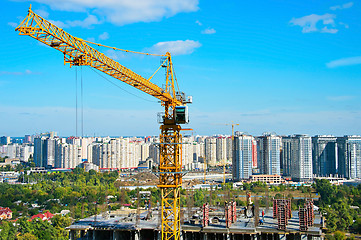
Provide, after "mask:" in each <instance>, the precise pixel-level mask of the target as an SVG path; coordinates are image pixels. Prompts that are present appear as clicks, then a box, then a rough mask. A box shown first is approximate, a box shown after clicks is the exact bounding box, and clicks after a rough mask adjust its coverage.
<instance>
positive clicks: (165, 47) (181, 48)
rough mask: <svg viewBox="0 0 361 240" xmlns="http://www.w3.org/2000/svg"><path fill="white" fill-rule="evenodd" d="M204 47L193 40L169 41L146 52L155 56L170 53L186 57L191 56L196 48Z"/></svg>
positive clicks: (160, 43) (158, 44)
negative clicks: (186, 55)
mask: <svg viewBox="0 0 361 240" xmlns="http://www.w3.org/2000/svg"><path fill="white" fill-rule="evenodd" d="M200 46H202V44H200V42H198V41H193V40H185V41H183V40H178V41H169V42H159V43H157V44H155V45H153V46H152V47H150V48H147V49H146V50H145V51H146V52H150V53H155V54H165V53H166V52H170V53H171V54H172V55H173V56H174V55H185V54H191V53H192V52H194V50H195V49H196V48H199V47H200Z"/></svg>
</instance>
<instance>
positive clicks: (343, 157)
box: [337, 136, 361, 179]
mask: <svg viewBox="0 0 361 240" xmlns="http://www.w3.org/2000/svg"><path fill="white" fill-rule="evenodd" d="M337 151H338V173H339V175H340V176H342V177H345V178H348V179H353V178H361V136H344V137H338V138H337Z"/></svg>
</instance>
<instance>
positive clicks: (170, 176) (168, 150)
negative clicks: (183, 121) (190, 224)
mask: <svg viewBox="0 0 361 240" xmlns="http://www.w3.org/2000/svg"><path fill="white" fill-rule="evenodd" d="M160 129H161V134H160V145H159V151H160V161H159V185H158V187H159V188H160V190H161V198H162V209H161V218H162V219H161V220H162V231H161V233H162V238H161V239H162V240H178V239H180V229H181V226H180V188H181V186H182V157H181V156H182V148H181V144H180V143H181V142H182V135H181V134H180V130H181V127H180V125H176V124H164V125H161V127H160Z"/></svg>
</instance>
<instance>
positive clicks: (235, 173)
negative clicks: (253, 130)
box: [232, 133, 254, 181]
mask: <svg viewBox="0 0 361 240" xmlns="http://www.w3.org/2000/svg"><path fill="white" fill-rule="evenodd" d="M253 140H254V138H253V137H252V136H250V135H244V134H241V133H240V134H237V135H236V136H234V140H233V163H232V177H233V180H234V181H240V180H242V179H249V177H250V176H251V175H252V166H253V148H254V145H253Z"/></svg>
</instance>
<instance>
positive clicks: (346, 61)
mask: <svg viewBox="0 0 361 240" xmlns="http://www.w3.org/2000/svg"><path fill="white" fill-rule="evenodd" d="M358 64H361V56H358V57H349V58H341V59H337V60H334V61H331V62H328V63H326V66H327V67H328V68H335V67H342V66H350V65H358Z"/></svg>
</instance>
